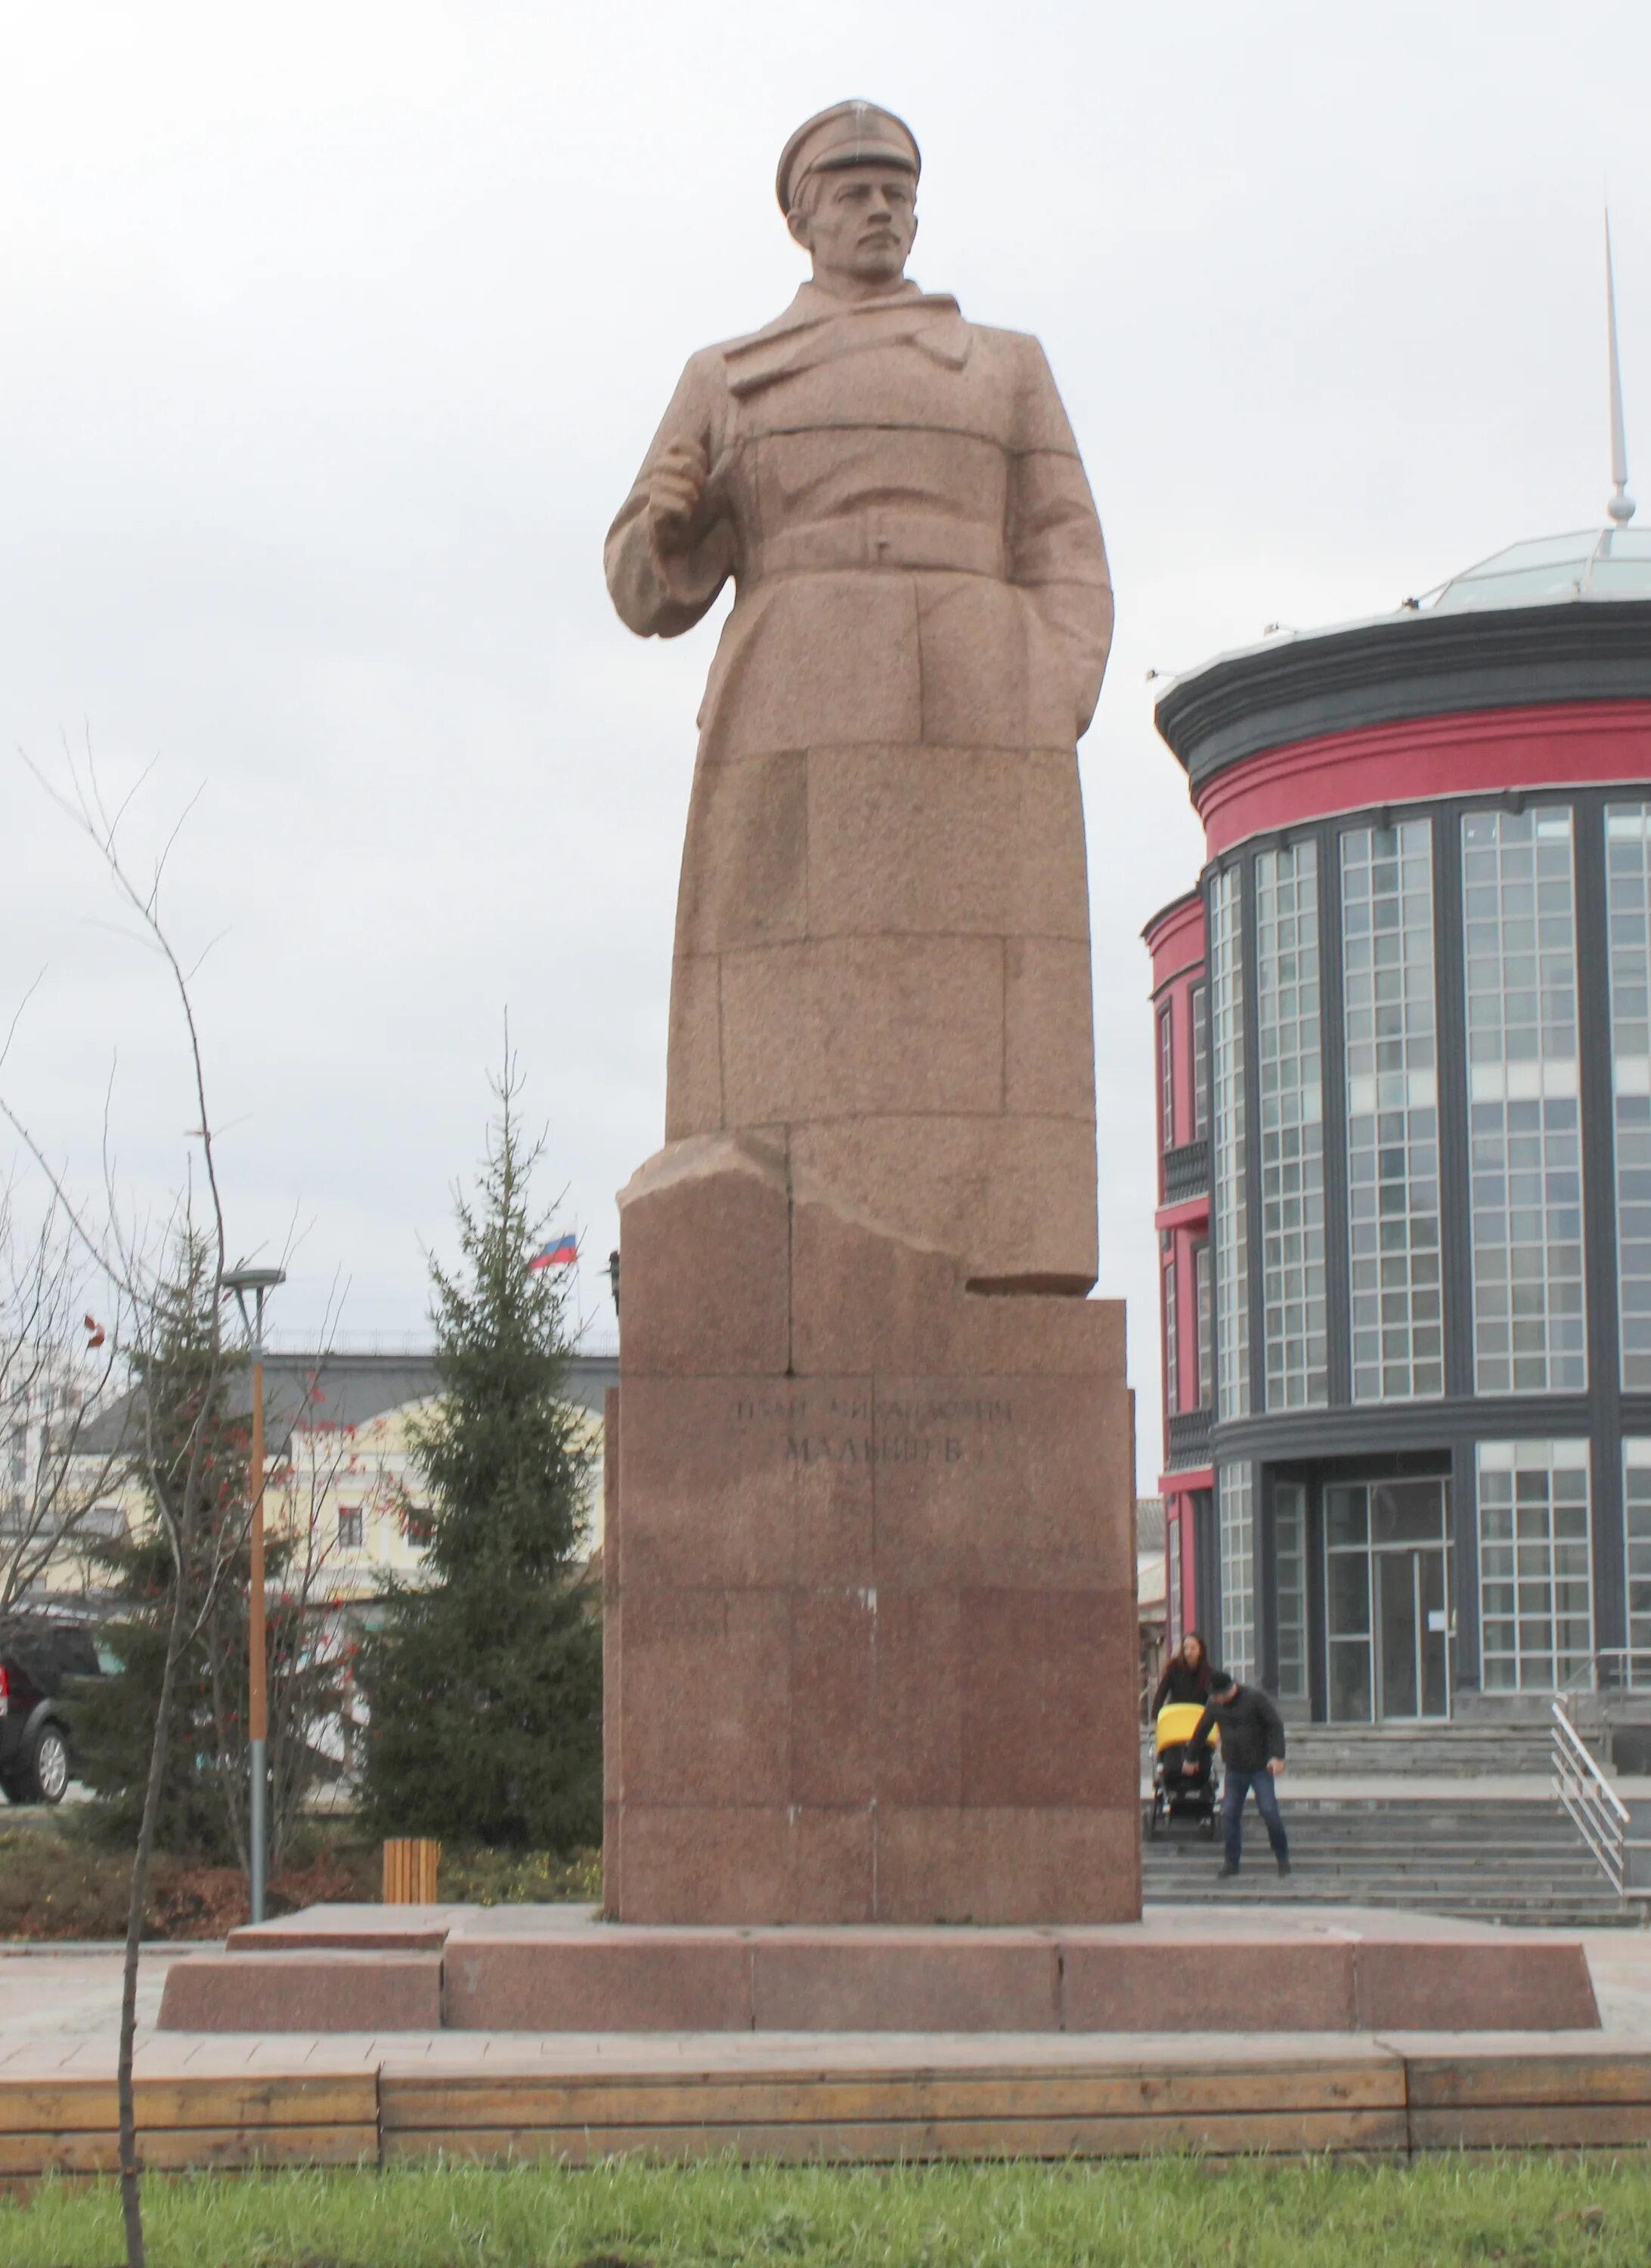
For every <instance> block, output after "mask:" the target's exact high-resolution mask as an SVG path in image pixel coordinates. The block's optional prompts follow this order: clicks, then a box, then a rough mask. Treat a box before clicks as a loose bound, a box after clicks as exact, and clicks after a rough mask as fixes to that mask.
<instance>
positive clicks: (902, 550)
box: [741, 512, 1006, 582]
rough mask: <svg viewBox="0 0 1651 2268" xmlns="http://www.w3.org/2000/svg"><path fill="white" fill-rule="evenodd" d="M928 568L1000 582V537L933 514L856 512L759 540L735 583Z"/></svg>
mask: <svg viewBox="0 0 1651 2268" xmlns="http://www.w3.org/2000/svg"><path fill="white" fill-rule="evenodd" d="M854 567H859V568H867V567H869V568H873V569H875V568H880V567H881V568H886V569H891V570H897V569H902V568H903V569H906V570H908V571H910V570H912V569H918V568H925V567H926V568H934V569H939V570H940V571H950V572H951V573H953V574H957V575H990V576H993V577H995V578H997V579H998V580H999V581H1003V580H1004V579H1006V569H1005V563H1004V556H1003V535H1002V533H1001V531H1000V530H999V529H998V528H995V527H983V526H982V525H981V524H980V522H979V521H977V520H966V519H944V518H942V517H941V516H940V514H939V513H932V512H844V513H843V514H842V515H841V516H839V517H837V518H834V519H815V520H810V521H808V522H807V523H806V524H805V525H804V526H803V527H788V528H782V529H781V530H779V531H778V533H777V534H773V535H769V536H765V537H763V540H762V541H760V542H759V543H757V544H755V546H754V547H753V548H752V549H751V550H750V551H749V552H748V555H747V556H746V558H745V560H744V561H743V562H742V563H741V581H755V582H762V581H763V580H765V579H766V578H768V577H770V576H773V575H809V574H828V573H830V572H832V571H842V570H843V569H844V568H854Z"/></svg>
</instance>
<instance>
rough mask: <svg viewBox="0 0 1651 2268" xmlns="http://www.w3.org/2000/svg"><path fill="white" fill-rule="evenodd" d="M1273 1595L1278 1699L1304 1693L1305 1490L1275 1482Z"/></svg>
mask: <svg viewBox="0 0 1651 2268" xmlns="http://www.w3.org/2000/svg"><path fill="white" fill-rule="evenodd" d="M1272 1562H1273V1570H1274V1583H1273V1595H1274V1596H1275V1597H1276V1599H1277V1600H1278V1602H1279V1699H1280V1700H1281V1701H1305V1700H1306V1699H1307V1697H1308V1691H1307V1489H1306V1487H1305V1485H1304V1484H1302V1483H1301V1481H1279V1482H1276V1483H1275V1484H1274V1486H1273V1491H1272Z"/></svg>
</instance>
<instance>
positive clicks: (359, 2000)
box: [159, 1952, 441, 2032]
mask: <svg viewBox="0 0 1651 2268" xmlns="http://www.w3.org/2000/svg"><path fill="white" fill-rule="evenodd" d="M440 2027H441V1957H440V1955H438V1954H433V1953H380V1952H371V1953H365V1952H335V1953H326V1952H310V1953H256V1954H246V1953H196V1954H192V1955H190V1956H189V1958H188V1960H187V1961H175V1962H173V1964H172V1966H171V1967H170V1968H169V1969H168V1970H167V1971H166V1985H165V1986H164V1988H163V1990H162V1992H161V2001H160V2017H159V2029H161V2030H162V2031H170V2032H433V2031H438V2030H439V2029H440Z"/></svg>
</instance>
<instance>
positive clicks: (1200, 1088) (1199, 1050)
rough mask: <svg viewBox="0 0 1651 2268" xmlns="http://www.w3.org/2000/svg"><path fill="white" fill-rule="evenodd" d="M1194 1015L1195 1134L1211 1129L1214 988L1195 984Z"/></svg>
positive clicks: (1190, 996) (1191, 1003) (1190, 998)
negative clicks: (1212, 996) (1211, 1003)
mask: <svg viewBox="0 0 1651 2268" xmlns="http://www.w3.org/2000/svg"><path fill="white" fill-rule="evenodd" d="M1187 999H1188V1004H1189V1006H1190V1011H1191V1017H1192V1138H1193V1140H1194V1141H1195V1142H1201V1141H1202V1140H1203V1139H1204V1138H1205V1135H1206V1134H1207V1133H1208V1132H1209V1130H1210V991H1209V987H1208V985H1207V984H1195V985H1194V986H1193V987H1192V989H1191V990H1190V992H1189V993H1188V995H1187Z"/></svg>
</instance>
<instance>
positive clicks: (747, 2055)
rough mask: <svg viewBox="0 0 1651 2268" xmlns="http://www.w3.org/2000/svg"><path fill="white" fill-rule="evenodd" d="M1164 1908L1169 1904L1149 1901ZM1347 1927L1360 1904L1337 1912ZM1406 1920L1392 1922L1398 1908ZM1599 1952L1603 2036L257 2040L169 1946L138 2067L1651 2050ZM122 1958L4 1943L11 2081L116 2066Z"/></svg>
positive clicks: (1218, 1924) (1250, 1911)
mask: <svg viewBox="0 0 1651 2268" xmlns="http://www.w3.org/2000/svg"><path fill="white" fill-rule="evenodd" d="M1148 1911H1149V1913H1152V1912H1153V1909H1150V1908H1149V1909H1148ZM1326 1911H1327V1918H1334V1919H1337V1920H1340V1919H1343V1918H1345V1908H1342V1909H1335V1910H1333V1911H1332V1910H1326ZM1172 1912H1174V1913H1176V1914H1178V1915H1179V1916H1180V1917H1182V1918H1185V1919H1186V1920H1187V1924H1188V1934H1189V1937H1190V1938H1192V1939H1196V1940H1197V1941H1198V1943H1199V1944H1200V1945H1208V1946H1209V1947H1210V1948H1211V1953H1212V1957H1214V1958H1219V1957H1220V1955H1219V1944H1220V1938H1221V1936H1222V1935H1223V1934H1224V1933H1226V1932H1227V1931H1233V1932H1235V1933H1242V1932H1244V1931H1245V1930H1246V1929H1247V1928H1248V1927H1249V1926H1253V1925H1254V1924H1255V1923H1256V1922H1257V1921H1264V1920H1267V1919H1270V1918H1271V1919H1275V1920H1277V1921H1279V1923H1281V1924H1284V1925H1286V1926H1292V1927H1296V1928H1299V1927H1300V1926H1301V1920H1302V1915H1301V1908H1300V1906H1292V1907H1288V1908H1285V1907H1279V1908H1278V1909H1276V1910H1273V1909H1268V1908H1266V1907H1259V1906H1257V1907H1249V1908H1246V1909H1245V1910H1244V1911H1243V1912H1242V1914H1239V1913H1237V1912H1235V1913H1232V1914H1230V1915H1227V1914H1214V1915H1205V1914H1204V1913H1199V1914H1198V1917H1197V1918H1196V1921H1194V1920H1193V1919H1192V1918H1190V1917H1187V1916H1186V1915H1185V1910H1184V1909H1164V1908H1160V1909H1157V1910H1156V1918H1159V1919H1160V1920H1163V1919H1164V1918H1168V1915H1169V1914H1170V1913H1172ZM1387 1918H1389V1919H1390V1918H1391V1917H1387ZM1563 1934H1564V1935H1565V1936H1566V1937H1567V1938H1580V1939H1581V1941H1582V1942H1583V1944H1584V1945H1585V1947H1586V1948H1587V1952H1588V1967H1589V1970H1590V1972H1591V1974H1592V1977H1593V1980H1594V1990H1595V1993H1596V1998H1597V1999H1598V2002H1599V2009H1600V2017H1601V2021H1602V2026H1603V2029H1602V2030H1601V2031H1598V2032H1574V2033H1564V2032H1544V2033H1541V2034H1522V2033H1508V2032H1499V2033H1486V2034H1478V2035H1464V2034H1462V2033H1448V2034H1447V2033H1429V2034H1423V2033H1404V2034H1382V2035H1381V2036H1379V2037H1378V2036H1375V2035H1372V2034H1354V2035H1342V2034H1335V2033H1322V2032H1321V2033H1313V2034H1310V2035H1309V2034H1303V2033H1290V2034H1272V2035H1264V2034H1257V2035H1247V2036H1243V2037H1242V2038H1238V2037H1235V2036H1234V2035H1233V2034H1231V2033H1225V2034H1215V2033H1200V2032H1160V2033H1152V2034H1131V2033H1107V2034H1097V2033H1050V2032H1039V2033H1017V2034H1007V2033H978V2032H975V2033H938V2034H937V2033H890V2032H874V2033H833V2034H830V2035H822V2034H819V2033H807V2034H793V2033H785V2032H697V2033H688V2032H683V2033H628V2034H618V2033H601V2034H590V2033H573V2032H456V2031H446V2032H434V2033H422V2032H392V2033H383V2034H378V2035H374V2034H370V2033H369V2034H357V2033H327V2034H307V2033H282V2034H279V2035H275V2036H261V2035H253V2034H247V2033H216V2034H207V2033H189V2032H157V2031H156V2029H155V2019H156V2016H157V2014H158V2010H159V2005H160V1992H161V1986H162V1984H163V1983H164V1981H165V1976H166V1967H167V1964H168V1963H169V1962H172V1961H173V1960H176V1959H178V1958H179V1957H180V1956H181V1955H184V1954H187V1953H189V1952H199V1951H201V1950H203V1949H204V1948H201V1947H199V1946H190V1947H179V1948H171V1947H157V1948H152V1949H151V1950H150V1951H149V1952H147V1953H146V1954H145V1955H144V1960H143V1962H142V1966H141V1969H140V1972H139V1985H138V2025H139V2030H138V2060H137V2067H138V2069H139V2071H140V2072H141V2073H146V2074H148V2075H149V2076H151V2077H156V2078H158V2077H163V2076H167V2075H172V2074H175V2073H183V2072H188V2073H190V2074H191V2075H194V2076H196V2077H206V2076H209V2075H210V2074H215V2073H225V2074H226V2075H227V2074H230V2073H254V2072H270V2073H274V2072H284V2073H299V2072H304V2071H316V2072H320V2071H323V2070H324V2071H328V2072H348V2071H361V2070H373V2069H380V2068H382V2069H384V2070H386V2071H394V2070H402V2071H409V2070H418V2069H423V2070H434V2069H441V2070H451V2071H454V2072H463V2071H466V2070H470V2071H476V2072H481V2071H483V2070H487V2071H499V2070H504V2069H506V2068H509V2069H514V2070H518V2071H520V2070H521V2069H523V2068H524V2067H526V2068H530V2069H533V2070H536V2071H540V2072H542V2073H545V2074H546V2075H550V2074H552V2073H585V2074H598V2073H602V2072H638V2073H686V2072H690V2071H701V2072H708V2073H711V2072H738V2071H741V2070H753V2071H755V2070H758V2069H761V2070H764V2071H770V2072H774V2071H785V2070H796V2071H808V2070H812V2071H814V2072H821V2071H849V2070H858V2071H895V2070H906V2069H914V2070H915V2069H932V2068H935V2067H940V2068H945V2069H948V2070H954V2071H955V2070H962V2071H966V2070H969V2069H971V2068H985V2067H990V2066H1003V2065H1005V2064H1009V2063H1013V2064H1016V2065H1022V2066H1028V2067H1029V2066H1042V2067H1045V2068H1049V2069H1051V2070H1053V2069H1058V2068H1059V2067H1061V2066H1073V2065H1083V2064H1087V2063H1089V2062H1092V2061H1093V2060H1094V2059H1095V2056H1096V2054H1097V2052H1098V2051H1104V2053H1105V2055H1106V2056H1107V2058H1109V2060H1112V2059H1116V2058H1120V2057H1124V2058H1127V2057H1129V2056H1130V2055H1131V2054H1133V2053H1137V2052H1139V2054H1141V2055H1142V2056H1143V2057H1146V2056H1150V2057H1151V2058H1152V2059H1153V2061H1154V2062H1157V2063H1165V2064H1171V2065H1182V2064H1197V2063H1198V2062H1200V2061H1205V2062H1215V2063H1225V2062H1228V2061H1231V2060H1232V2059H1233V2058H1235V2056H1236V2057H1242V2058H1249V2059H1251V2060H1253V2059H1255V2058H1271V2057H1273V2056H1277V2057H1279V2058H1292V2059H1299V2058H1301V2056H1302V2055H1303V2054H1310V2055H1313V2056H1320V2055H1323V2056H1330V2055H1332V2054H1333V2055H1345V2054H1348V2053H1358V2052H1360V2051H1365V2050H1367V2051H1369V2052H1370V2053H1372V2054H1375V2053H1377V2052H1385V2053H1390V2052H1393V2051H1398V2052H1400V2053H1405V2054H1426V2053H1429V2052H1448V2051H1470V2050H1472V2051H1478V2052H1485V2051H1496V2052H1500V2053H1503V2054H1509V2055H1514V2054H1518V2053H1519V2052H1520V2051H1522V2050H1529V2051H1545V2052H1547V2053H1549V2054H1552V2053H1563V2052H1565V2051H1567V2050H1569V2049H1574V2050H1576V2051H1578V2052H1581V2053H1586V2054H1588V2055H1591V2056H1597V2055H1598V2054H1599V2053H1600V2052H1601V2051H1602V2050H1607V2051H1610V2050H1614V2051H1618V2052H1629V2053H1636V2054H1641V2055H1651V1930H1622V1929H1596V1930H1588V1929H1584V1930H1576V1931H1571V1930H1567V1931H1566V1932H1564V1933H1563ZM120 1994H121V1960H120V1954H119V1952H118V1950H116V1949H114V1948H103V1947H75V1948H62V1949H46V1948H39V1949H36V1948H30V1949H28V1950H22V1949H18V1948H0V2079H7V2080H18V2079H33V2078H35V2077H39V2078H41V2079H42V2080H45V2079H48V2078H49V2077H51V2076H53V2075H58V2076H71V2075H72V2076H76V2077H83V2078H88V2079H95V2078H100V2077H107V2076H109V2075H112V2073H113V2072H114V2058H115V2048H116V2044H117V2036H118V2029H119V2022H120Z"/></svg>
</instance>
